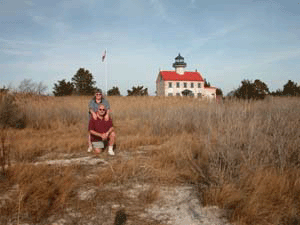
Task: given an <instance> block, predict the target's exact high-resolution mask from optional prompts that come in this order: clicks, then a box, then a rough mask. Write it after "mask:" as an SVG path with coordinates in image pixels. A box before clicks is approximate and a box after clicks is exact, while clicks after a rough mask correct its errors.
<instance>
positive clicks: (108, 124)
mask: <svg viewBox="0 0 300 225" xmlns="http://www.w3.org/2000/svg"><path fill="white" fill-rule="evenodd" d="M106 114H107V109H106V106H105V105H104V104H100V105H99V107H98V111H97V113H96V115H97V117H96V119H95V118H94V117H91V118H90V122H89V128H88V130H89V132H90V134H91V142H92V146H93V148H94V149H95V153H97V154H98V153H100V152H101V151H102V150H103V149H104V143H103V142H105V141H107V142H108V154H109V155H115V153H114V150H113V146H114V143H115V139H116V134H115V131H114V127H113V123H112V119H111V118H109V119H108V120H106V119H105V115H106Z"/></svg>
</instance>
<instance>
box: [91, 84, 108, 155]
mask: <svg viewBox="0 0 300 225" xmlns="http://www.w3.org/2000/svg"><path fill="white" fill-rule="evenodd" d="M100 104H104V105H105V107H106V110H107V111H106V114H105V117H104V119H105V120H109V118H110V111H111V110H110V104H109V102H108V101H107V100H106V99H105V98H103V95H102V90H101V89H96V91H95V96H94V97H93V98H92V99H91V100H90V102H89V106H88V107H89V120H90V119H91V117H93V118H94V119H96V118H97V110H98V107H99V105H100ZM88 144H89V147H88V150H87V151H88V152H91V151H93V147H92V143H91V135H90V134H89V137H88Z"/></svg>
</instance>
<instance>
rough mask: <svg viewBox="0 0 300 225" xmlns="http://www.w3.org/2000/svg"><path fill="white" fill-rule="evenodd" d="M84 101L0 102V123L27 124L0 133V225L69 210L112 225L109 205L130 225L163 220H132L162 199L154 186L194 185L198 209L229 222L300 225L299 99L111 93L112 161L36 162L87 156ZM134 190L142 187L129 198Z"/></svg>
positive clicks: (3, 99)
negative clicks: (214, 210) (213, 208)
mask: <svg viewBox="0 0 300 225" xmlns="http://www.w3.org/2000/svg"><path fill="white" fill-rule="evenodd" d="M89 99H90V98H89V97H42V96H31V97H30V96H29V97H28V96H17V97H16V99H15V100H11V101H9V100H7V96H1V102H0V113H1V114H0V115H1V116H2V119H1V120H0V125H2V127H3V126H4V125H5V124H8V123H10V124H14V123H17V124H19V125H18V126H20V127H24V128H22V129H16V128H5V129H4V128H2V129H1V147H0V150H1V158H0V159H1V160H0V163H1V173H2V175H1V177H0V193H1V194H0V224H21V223H29V224H47V223H48V221H50V220H51V219H53V217H55V216H58V215H63V214H65V213H67V212H70V211H72V212H74V213H75V214H76V213H79V214H80V215H86V216H88V215H94V214H93V213H95V211H96V210H98V209H99V207H102V208H101V209H103V210H101V213H102V214H101V213H100V214H98V216H100V217H101V218H102V221H108V222H107V224H111V223H109V221H111V218H112V215H113V213H115V211H113V209H114V204H116V202H117V203H118V204H119V205H120V206H124V207H125V208H126V211H127V213H128V214H129V217H130V221H131V222H130V223H129V224H162V223H159V222H157V221H153V220H149V219H147V218H141V217H140V216H139V214H142V213H143V210H144V209H145V207H147V205H149V204H151V203H153V202H154V201H155V200H156V199H158V198H159V187H160V186H164V185H169V186H172V185H182V184H185V185H186V184H187V185H191V186H193V187H194V188H195V189H196V190H197V191H198V193H199V199H200V201H201V202H202V204H203V205H217V206H219V207H220V208H224V209H225V210H226V212H227V215H226V216H227V218H228V220H229V221H230V222H231V223H232V224H241V225H246V224H247V225H249V224H260V225H269V224H274V225H288V224H289V225H292V224H293V225H294V224H300V154H299V153H300V129H299V127H300V114H299V112H300V99H299V98H269V99H266V100H264V101H257V102H244V101H226V102H224V103H221V104H216V103H214V102H212V103H209V102H205V101H199V100H198V99H192V98H177V97H171V98H170V97H169V98H160V97H109V98H108V100H109V101H110V103H111V107H112V110H113V121H114V125H115V128H116V134H117V155H116V156H115V157H108V156H107V155H106V154H104V155H103V156H100V157H103V158H105V159H106V160H107V161H108V163H107V164H105V165H102V164H101V165H96V166H82V165H80V164H68V165H55V166H53V165H52V166H51V165H47V164H42V163H41V164H38V163H37V162H41V161H43V160H44V161H45V160H54V159H56V160H57V159H65V158H68V159H71V158H75V157H78V156H86V155H90V154H89V153H87V152H86V150H87V123H88V115H87V104H88V101H89ZM4 117H7V118H6V120H5V119H4ZM8 117H9V118H8ZM1 123H2V124H1ZM3 153H5V154H3ZM137 184H142V185H145V188H144V189H143V191H142V192H141V193H139V194H138V195H137V197H136V198H135V199H134V200H132V199H129V197H128V194H126V193H127V192H128V190H130V188H131V187H133V186H134V185H137ZM87 187H94V188H95V189H94V190H96V191H95V193H94V194H93V197H92V198H90V199H88V198H81V199H78V191H79V190H83V189H85V188H87ZM108 203H111V205H110V207H108V208H107V204H108ZM72 224H85V221H84V220H82V221H80V220H77V221H72ZM99 224H105V223H100V222H99Z"/></svg>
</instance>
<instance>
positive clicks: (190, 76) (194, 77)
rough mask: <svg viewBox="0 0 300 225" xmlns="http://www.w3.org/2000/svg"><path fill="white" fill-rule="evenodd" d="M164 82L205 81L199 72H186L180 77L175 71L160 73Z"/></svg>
mask: <svg viewBox="0 0 300 225" xmlns="http://www.w3.org/2000/svg"><path fill="white" fill-rule="evenodd" d="M160 75H161V77H162V80H172V81H177V80H178V81H204V80H203V78H202V76H201V74H200V73H199V72H184V74H182V75H180V74H178V73H176V72H175V71H160Z"/></svg>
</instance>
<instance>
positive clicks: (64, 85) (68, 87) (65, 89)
mask: <svg viewBox="0 0 300 225" xmlns="http://www.w3.org/2000/svg"><path fill="white" fill-rule="evenodd" d="M57 82H58V84H54V88H53V89H54V91H53V94H54V95H55V96H65V95H72V93H73V91H74V85H73V83H71V82H69V81H68V82H66V80H65V79H63V80H59V81H57Z"/></svg>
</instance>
